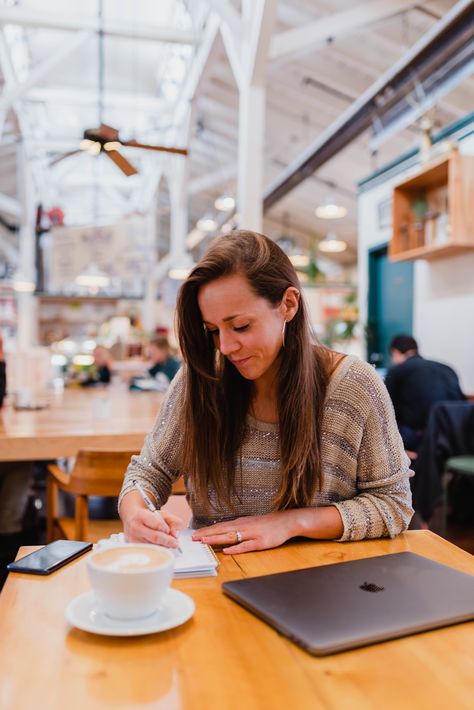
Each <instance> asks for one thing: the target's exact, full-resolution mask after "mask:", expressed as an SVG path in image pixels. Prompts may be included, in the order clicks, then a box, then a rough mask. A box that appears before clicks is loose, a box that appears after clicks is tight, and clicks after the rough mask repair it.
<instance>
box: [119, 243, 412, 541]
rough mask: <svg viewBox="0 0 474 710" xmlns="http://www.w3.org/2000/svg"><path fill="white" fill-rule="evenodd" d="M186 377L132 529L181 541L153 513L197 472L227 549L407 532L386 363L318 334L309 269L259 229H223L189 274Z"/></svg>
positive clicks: (207, 536) (173, 394)
mask: <svg viewBox="0 0 474 710" xmlns="http://www.w3.org/2000/svg"><path fill="white" fill-rule="evenodd" d="M177 327H178V337H179V344H180V347H181V351H182V354H183V360H184V366H183V368H182V369H181V370H180V372H179V373H178V375H177V376H176V377H175V379H174V380H173V382H172V384H171V387H170V389H169V391H168V395H167V398H166V400H165V402H164V404H163V407H162V409H161V412H160V415H159V417H158V419H157V421H156V424H155V426H154V429H153V430H152V432H151V433H150V434H149V435H148V437H147V439H146V441H145V445H144V447H143V450H142V452H141V454H140V456H136V457H133V459H132V462H131V463H130V466H129V468H128V471H127V473H126V476H125V481H124V485H123V489H122V493H121V496H120V515H121V517H122V520H123V523H124V529H125V534H126V536H127V538H128V539H129V540H135V541H147V542H154V543H158V544H161V545H167V546H169V547H176V545H177V543H176V534H177V530H178V528H179V525H180V523H179V521H178V520H177V519H176V518H175V517H174V516H172V515H170V514H168V513H165V512H163V513H162V514H157V513H152V512H150V511H149V510H147V509H146V508H145V505H144V503H143V501H142V499H141V497H140V495H139V494H138V493H137V492H136V491H134V489H133V479H137V480H138V481H139V482H140V483H141V484H142V486H143V487H144V488H146V490H147V491H148V492H149V493H150V494H151V496H152V497H153V498H154V500H155V502H156V504H157V507H160V506H161V505H163V504H164V503H165V502H166V500H167V499H168V497H169V494H170V490H171V485H172V483H173V481H174V480H175V479H176V478H177V477H178V476H179V475H180V474H181V473H182V472H184V476H185V482H186V488H187V496H188V500H189V503H190V505H191V508H192V511H193V527H194V528H196V532H195V533H194V535H193V537H194V539H197V540H202V541H203V542H206V543H209V544H212V545H222V546H223V547H224V552H228V553H237V552H247V551H250V550H260V549H267V548H271V547H275V546H277V545H280V544H282V543H283V542H285V541H286V540H288V539H289V538H291V537H294V536H298V535H304V536H306V537H309V538H315V539H338V540H359V539H363V538H375V537H381V536H391V537H393V536H395V535H397V534H398V533H400V532H401V531H403V530H405V529H406V527H407V526H408V523H409V521H410V519H411V516H412V513H413V510H412V508H411V494H410V486H409V480H408V479H409V475H410V471H409V468H408V458H407V457H406V455H405V453H404V451H403V447H402V444H401V440H400V437H399V434H398V430H397V426H396V422H395V418H394V414H393V409H392V405H391V403H390V399H389V396H388V394H387V391H386V389H385V386H384V384H383V383H382V381H381V380H380V378H379V377H378V375H377V374H375V373H374V370H373V368H372V367H371V366H370V365H367V364H366V363H363V362H361V361H360V360H358V359H357V358H355V357H350V356H347V357H344V356H342V355H340V354H338V353H335V352H332V351H330V350H327V349H326V348H323V347H322V346H320V345H314V344H313V342H312V340H311V335H310V327H309V323H308V316H307V313H306V308H305V305H304V302H303V299H302V297H301V292H300V285H299V282H298V279H297V276H296V272H295V270H294V268H293V266H292V264H291V262H290V261H289V259H288V257H287V256H286V255H285V254H284V252H283V251H282V250H281V249H280V248H279V247H278V246H277V245H276V244H275V243H274V242H272V241H271V240H270V239H268V238H267V237H264V236H263V235H260V234H256V233H254V232H248V231H240V232H232V233H230V234H229V235H226V236H223V237H221V238H219V239H218V240H216V241H215V242H214V243H213V245H212V246H211V248H210V249H209V251H208V253H207V254H206V255H205V256H204V258H203V259H202V260H201V261H200V262H199V264H198V265H197V266H196V267H195V268H194V269H193V271H192V272H191V274H190V276H189V277H188V279H187V280H186V281H185V283H184V284H183V286H182V288H181V291H180V294H179V297H178V304H177Z"/></svg>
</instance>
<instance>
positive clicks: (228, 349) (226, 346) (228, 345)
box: [219, 332, 240, 355]
mask: <svg viewBox="0 0 474 710" xmlns="http://www.w3.org/2000/svg"><path fill="white" fill-rule="evenodd" d="M239 347H240V345H239V343H238V341H237V339H236V337H235V335H234V334H233V333H222V332H221V333H219V350H220V351H221V353H222V354H223V355H230V354H231V353H233V352H236V351H237V350H238V349H239Z"/></svg>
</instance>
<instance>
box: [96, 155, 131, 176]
mask: <svg viewBox="0 0 474 710" xmlns="http://www.w3.org/2000/svg"><path fill="white" fill-rule="evenodd" d="M103 152H104V153H105V155H107V156H108V157H109V158H110V159H111V160H113V161H114V163H115V165H117V166H118V167H119V168H120V170H121V171H122V172H123V173H125V175H126V176H127V177H129V176H130V175H136V174H137V173H138V170H137V169H136V168H134V167H133V165H132V164H131V163H129V162H128V160H127V159H126V158H124V157H123V155H122V154H121V153H119V152H118V150H104V151H103Z"/></svg>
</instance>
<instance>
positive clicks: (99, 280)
mask: <svg viewBox="0 0 474 710" xmlns="http://www.w3.org/2000/svg"><path fill="white" fill-rule="evenodd" d="M75 280H76V283H77V284H78V286H85V287H86V288H88V289H89V290H90V291H91V293H97V292H98V291H99V289H101V288H107V286H110V278H109V276H108V275H107V274H106V273H105V272H104V271H101V270H100V269H99V267H98V266H97V264H95V263H94V262H91V263H90V264H89V265H88V267H87V268H86V269H84V271H83V272H81V273H80V274H79V275H78V276H76V279H75Z"/></svg>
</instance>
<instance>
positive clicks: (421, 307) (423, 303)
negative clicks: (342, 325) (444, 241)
mask: <svg viewBox="0 0 474 710" xmlns="http://www.w3.org/2000/svg"><path fill="white" fill-rule="evenodd" d="M460 150H461V152H462V153H465V154H466V155H469V154H470V155H474V136H469V137H468V138H466V139H464V140H463V141H462V142H461V143H460ZM417 170H418V168H416V167H415V168H412V169H410V170H409V171H406V173H405V174H399V175H397V176H396V177H394V178H392V179H390V180H387V181H386V182H384V183H383V184H380V185H377V186H375V187H374V188H373V189H371V190H367V192H364V193H362V194H361V195H360V196H359V200H358V245H359V246H358V252H359V253H358V283H359V312H360V319H361V323H362V324H363V325H365V324H366V323H367V294H368V273H367V268H368V250H369V249H370V248H371V247H374V246H377V245H382V244H384V243H387V242H388V241H389V240H390V236H391V229H389V228H386V229H380V228H379V226H378V223H377V222H378V218H377V206H378V205H379V203H380V202H381V201H383V200H385V199H387V198H388V197H390V195H391V191H392V188H393V186H394V185H395V184H396V183H398V182H401V181H402V180H403V179H404V177H405V175H408V174H409V173H410V172H413V173H416V172H417ZM473 209H474V203H473ZM413 299H414V303H413V307H414V312H413V336H414V337H415V338H416V340H417V341H418V344H419V347H420V352H421V354H422V355H424V356H425V357H427V358H431V359H433V360H440V361H441V362H445V363H447V364H449V365H452V366H453V367H454V368H455V370H456V372H457V373H458V375H459V378H460V380H461V387H462V388H463V390H464V391H465V392H467V393H469V394H473V393H474V251H473V252H472V253H466V254H462V255H460V256H454V257H448V258H446V259H440V260H439V261H424V260H421V259H419V260H417V261H415V266H414V294H413Z"/></svg>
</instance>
